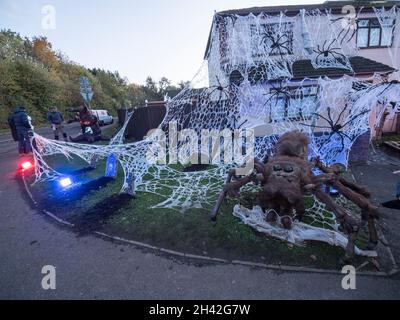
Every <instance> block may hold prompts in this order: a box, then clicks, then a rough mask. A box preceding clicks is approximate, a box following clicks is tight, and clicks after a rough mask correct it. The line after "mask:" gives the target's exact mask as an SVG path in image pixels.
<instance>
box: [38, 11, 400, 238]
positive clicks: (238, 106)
mask: <svg viewBox="0 0 400 320" xmlns="http://www.w3.org/2000/svg"><path fill="white" fill-rule="evenodd" d="M361 10H362V9H361ZM361 10H360V11H358V12H357V13H356V17H354V18H353V20H351V19H350V20H348V21H347V20H346V18H345V17H342V16H340V17H339V18H338V16H334V15H332V14H331V13H330V12H329V11H327V12H321V11H319V10H311V11H306V10H301V11H300V13H299V14H297V15H295V16H287V15H285V13H283V12H281V13H280V14H277V15H268V14H267V13H260V14H258V15H254V14H249V15H245V16H240V15H235V14H218V13H217V14H216V15H215V16H214V21H213V25H212V29H211V33H210V39H209V46H208V51H207V56H206V58H207V59H206V60H205V61H204V63H203V65H202V67H201V68H200V70H199V72H198V73H197V74H196V76H195V77H194V78H193V80H192V81H191V82H190V84H189V85H188V86H187V87H185V88H184V89H183V90H182V91H181V92H180V93H179V94H178V95H177V96H176V97H174V98H172V99H171V100H169V101H168V103H167V114H166V116H165V118H164V120H163V122H162V123H161V125H160V126H159V128H160V129H163V130H164V131H167V130H168V128H169V126H170V124H171V123H176V125H177V129H178V130H185V129H193V131H192V132H195V133H196V134H195V135H194V136H193V133H191V135H192V136H187V137H186V138H187V139H189V140H190V139H191V138H193V139H194V140H190V141H192V142H197V141H198V139H199V137H200V136H201V134H202V133H201V130H204V129H210V130H211V129H214V130H224V129H232V130H233V129H253V130H254V132H255V136H256V138H255V141H254V156H255V157H256V158H258V159H264V158H265V156H266V155H272V154H273V150H274V144H275V143H276V141H277V139H278V138H279V136H280V135H282V134H283V133H285V132H288V131H291V130H301V131H303V132H305V133H307V134H308V135H309V136H310V139H311V146H310V150H311V151H310V157H315V156H319V157H320V158H321V160H322V161H323V162H325V163H327V164H333V163H342V164H344V165H345V166H347V164H348V158H349V151H350V150H351V147H352V145H353V143H354V142H355V141H356V140H357V138H358V137H360V136H361V135H362V134H364V133H366V132H368V130H370V123H371V121H372V122H373V123H379V121H380V119H381V118H382V116H383V113H384V112H385V110H386V111H389V112H390V114H391V115H393V114H395V113H397V112H398V107H399V101H400V84H399V83H396V82H393V81H389V80H397V79H398V72H397V71H395V72H393V74H392V75H391V78H388V77H387V76H386V75H380V74H378V73H377V74H375V76H374V77H373V78H370V79H366V78H357V77H356V76H355V75H353V72H354V70H353V66H352V63H351V59H352V58H353V57H355V56H356V55H357V53H358V48H357V45H356V42H355V41H356V40H355V39H356V38H357V37H356V31H357V22H358V19H359V17H358V15H359V14H361ZM374 12H375V14H376V17H377V19H378V21H379V23H380V25H381V28H382V30H385V31H384V35H383V38H384V39H387V37H388V33H389V32H390V30H391V32H393V31H394V30H396V29H398V30H400V17H399V9H398V8H397V7H393V8H392V9H390V10H388V9H386V10H385V9H375V11H374ZM346 23H347V26H348V27H347V28H344V27H343V25H346ZM399 34H400V32H396V33H395V36H394V37H393V45H392V47H391V48H389V49H388V51H389V58H390V60H391V65H392V66H398V63H399V62H398V61H399V59H398V55H397V52H398V50H397V49H398V46H399ZM299 66H300V67H299ZM310 66H311V67H312V70H313V72H316V74H321V72H318V71H321V70H327V74H333V75H334V74H335V73H332V70H336V71H337V70H342V76H341V77H335V78H329V77H320V76H316V77H312V78H307V77H304V76H301V74H296V72H297V73H298V72H299V71H298V70H299V69H300V70H301V68H302V67H307V68H309V67H310ZM299 79H300V80H299ZM130 116H131V114H127V117H126V118H127V119H128V120H129V118H130ZM127 123H128V122H127V121H126V122H125V123H124V125H123V127H122V129H121V130H120V131H119V133H118V134H117V135H116V137H114V138H113V139H112V141H111V143H110V144H109V145H106V146H103V145H86V144H76V143H69V142H63V141H54V140H49V139H46V138H44V137H42V136H40V135H37V134H35V136H34V138H35V141H36V145H37V147H36V149H35V151H34V155H35V161H36V181H41V180H45V179H55V178H57V177H59V176H60V173H58V172H57V171H56V170H55V169H54V168H51V167H50V166H49V165H48V164H47V163H46V157H47V156H51V155H53V154H63V155H65V156H66V157H67V158H71V157H72V156H73V155H76V156H78V157H80V158H82V159H83V160H85V161H86V162H88V163H90V161H91V160H92V159H93V157H94V156H96V157H98V158H99V159H102V158H103V159H104V158H107V157H108V156H109V155H110V154H114V155H116V157H117V159H118V161H119V163H120V165H121V167H122V168H123V171H124V183H123V186H122V190H121V191H123V192H124V191H127V190H129V188H130V184H131V182H132V181H134V183H135V186H136V189H137V190H138V191H144V192H151V193H154V194H158V195H160V196H162V197H163V198H164V199H165V200H164V201H162V202H160V203H158V204H156V205H155V206H154V208H170V209H174V210H179V211H185V210H187V209H190V208H203V209H210V208H211V207H212V206H213V204H214V203H215V200H216V197H217V195H218V194H219V192H220V191H221V188H222V185H223V183H224V179H225V176H226V173H227V170H228V169H229V168H231V167H232V164H227V163H224V162H223V161H222V160H221V161H217V162H213V163H212V166H210V167H207V168H205V169H204V168H203V170H201V171H194V172H185V171H182V170H181V169H178V168H177V167H174V166H171V165H168V164H156V165H154V164H150V163H149V162H148V161H147V160H148V158H147V156H148V152H149V150H150V149H151V148H152V146H154V145H155V144H156V143H157V139H156V138H155V137H154V136H153V135H152V134H149V135H148V136H147V137H146V138H145V139H144V140H143V141H139V142H134V143H128V144H122V141H123V136H124V134H123V133H124V130H125V128H126V126H127ZM167 137H169V136H168V133H167ZM182 143H183V141H180V142H179V143H178V145H179V144H182ZM246 143H247V144H248V141H247V140H246ZM234 147H238V146H235V145H234ZM239 147H240V146H239ZM207 151H208V147H207V146H206V147H205V148H204V147H203V146H201V149H200V153H207ZM197 152H199V150H197ZM249 188H250V189H251V187H249V186H246V188H245V189H249ZM307 212H308V216H309V217H310V219H311V221H312V222H311V224H313V223H316V222H320V224H321V225H322V227H323V228H329V229H331V230H334V231H338V224H337V222H336V221H335V219H334V217H333V214H332V213H329V212H327V211H326V210H325V206H324V205H323V204H322V203H320V202H319V201H317V200H315V199H314V200H313V202H312V205H311V207H310V208H309V209H308V210H307ZM243 220H244V218H243Z"/></svg>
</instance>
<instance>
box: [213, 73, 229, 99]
mask: <svg viewBox="0 0 400 320" xmlns="http://www.w3.org/2000/svg"><path fill="white" fill-rule="evenodd" d="M215 78H216V79H217V83H218V84H217V85H215V86H210V88H209V92H208V98H210V97H211V95H212V94H213V93H214V92H216V91H217V92H218V93H219V95H218V102H217V104H219V103H220V102H221V100H228V99H229V97H230V95H231V91H230V85H227V86H223V85H222V84H221V81H220V80H219V78H218V76H215Z"/></svg>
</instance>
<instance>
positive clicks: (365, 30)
mask: <svg viewBox="0 0 400 320" xmlns="http://www.w3.org/2000/svg"><path fill="white" fill-rule="evenodd" d="M393 28H394V21H393V20H391V21H389V22H388V23H386V24H385V25H381V24H380V23H379V20H378V19H376V18H371V19H359V20H358V22H357V45H358V47H359V48H380V47H390V46H391V45H392V42H393Z"/></svg>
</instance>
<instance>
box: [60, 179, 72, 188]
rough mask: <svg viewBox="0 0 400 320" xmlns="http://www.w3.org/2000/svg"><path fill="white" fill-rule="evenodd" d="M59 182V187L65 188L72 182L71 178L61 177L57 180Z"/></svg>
mask: <svg viewBox="0 0 400 320" xmlns="http://www.w3.org/2000/svg"><path fill="white" fill-rule="evenodd" d="M59 183H60V185H61V187H63V188H66V187H69V186H70V185H71V184H72V180H71V178H68V177H67V178H62V179H60V180H59Z"/></svg>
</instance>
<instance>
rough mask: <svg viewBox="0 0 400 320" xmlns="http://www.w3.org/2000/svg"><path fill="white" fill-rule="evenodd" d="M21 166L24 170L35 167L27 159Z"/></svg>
mask: <svg viewBox="0 0 400 320" xmlns="http://www.w3.org/2000/svg"><path fill="white" fill-rule="evenodd" d="M21 167H22V169H23V170H28V169H30V168H32V167H33V165H32V163H31V162H30V161H25V162H23V163H22V164H21Z"/></svg>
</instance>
